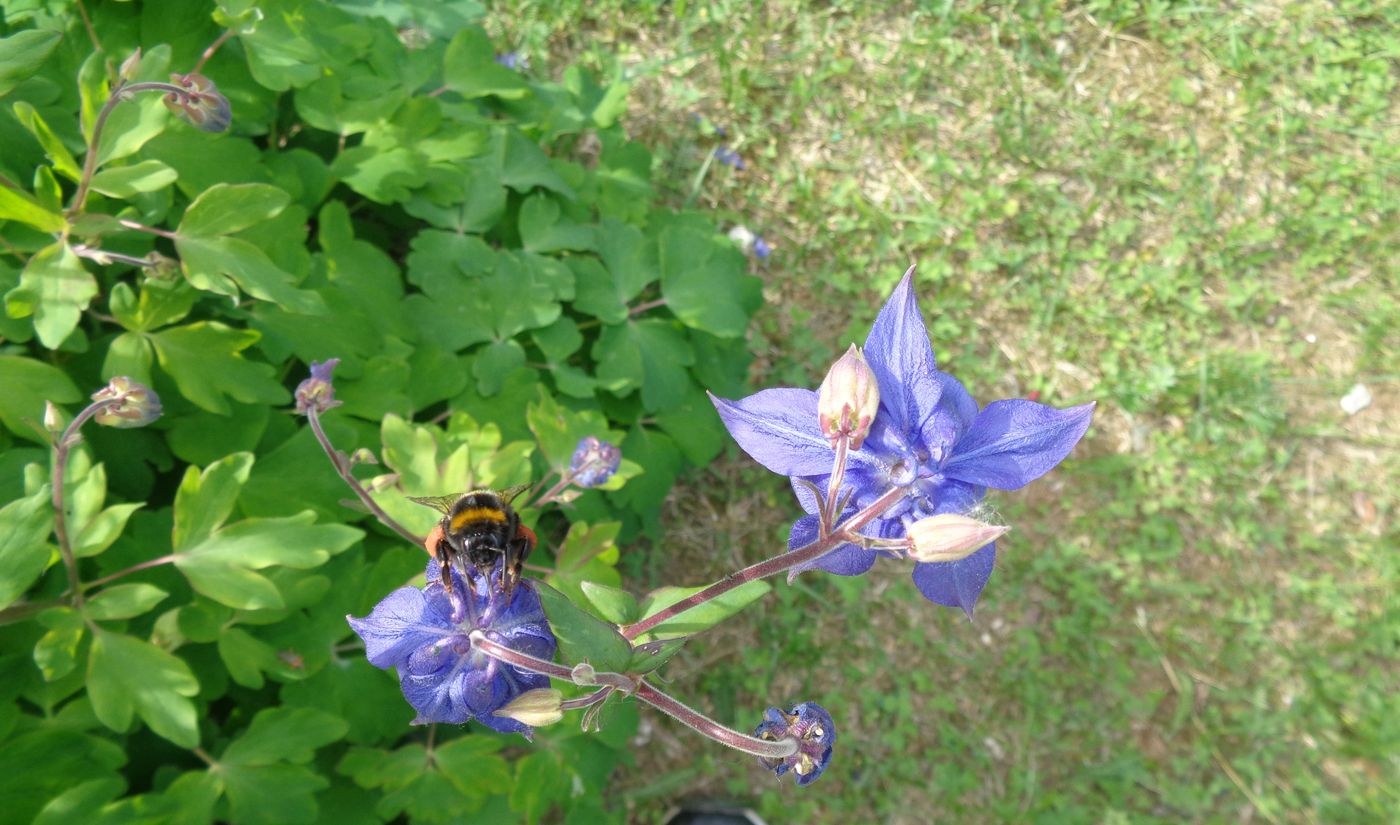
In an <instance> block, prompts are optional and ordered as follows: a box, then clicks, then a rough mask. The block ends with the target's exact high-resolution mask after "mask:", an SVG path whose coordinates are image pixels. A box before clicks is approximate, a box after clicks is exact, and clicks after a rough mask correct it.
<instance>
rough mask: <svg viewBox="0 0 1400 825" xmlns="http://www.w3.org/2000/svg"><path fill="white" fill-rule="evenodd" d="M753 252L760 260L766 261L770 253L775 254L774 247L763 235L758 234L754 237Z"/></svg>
mask: <svg viewBox="0 0 1400 825" xmlns="http://www.w3.org/2000/svg"><path fill="white" fill-rule="evenodd" d="M753 254H754V257H755V258H758V259H759V260H760V261H765V260H767V259H768V256H769V255H772V254H773V247H772V246H770V245H769V243H768V242H767V241H765V240H764V239H763V236H762V235H756V236H754V239H753Z"/></svg>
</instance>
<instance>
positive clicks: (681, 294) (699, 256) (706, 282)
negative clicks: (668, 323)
mask: <svg viewBox="0 0 1400 825" xmlns="http://www.w3.org/2000/svg"><path fill="white" fill-rule="evenodd" d="M660 250H661V294H662V296H663V297H665V299H666V306H667V308H668V309H670V310H671V311H672V312H673V313H675V315H676V317H677V318H679V319H681V321H682V322H683V323H684V324H685V325H686V326H689V327H694V328H696V329H701V330H704V331H706V332H709V333H712V334H714V335H719V336H722V337H728V338H736V337H738V336H741V335H743V334H744V330H745V329H747V328H748V323H749V314H750V312H751V311H752V310H751V309H748V307H749V305H750V304H751V303H752V302H753V299H754V296H753V295H752V294H751V293H752V292H753V290H754V289H756V287H757V279H755V278H752V277H749V276H748V275H746V273H745V268H746V263H745V261H744V257H743V255H742V254H740V253H739V252H738V250H736V249H734V248H733V245H732V244H730V245H727V246H726V245H721V244H720V243H718V242H716V240H715V239H714V238H713V237H709V236H707V235H704V234H702V233H701V232H698V231H696V230H694V229H691V228H689V227H680V226H672V227H668V228H666V229H665V230H663V231H662V233H661V238H660Z"/></svg>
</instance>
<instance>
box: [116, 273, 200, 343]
mask: <svg viewBox="0 0 1400 825" xmlns="http://www.w3.org/2000/svg"><path fill="white" fill-rule="evenodd" d="M197 298H199V293H198V292H196V291H195V289H194V288H193V287H191V286H190V285H189V283H188V282H187V281H184V280H172V281H158V280H154V279H147V280H146V281H144V282H143V283H142V284H141V295H140V297H139V298H138V297H137V296H135V295H134V294H133V293H132V291H131V287H130V286H128V285H127V284H126V283H118V284H117V285H116V286H114V287H112V294H111V296H110V297H109V298H108V303H109V305H110V307H111V310H112V315H113V316H114V317H116V319H117V323H119V324H121V325H122V326H123V327H125V328H126V329H129V330H132V331H135V332H150V331H151V330H154V329H159V328H160V327H163V326H167V325H169V324H173V323H175V322H176V321H178V320H180V319H181V318H184V317H185V316H186V315H188V314H189V312H190V309H192V308H193V307H194V302H195V300H196V299H197Z"/></svg>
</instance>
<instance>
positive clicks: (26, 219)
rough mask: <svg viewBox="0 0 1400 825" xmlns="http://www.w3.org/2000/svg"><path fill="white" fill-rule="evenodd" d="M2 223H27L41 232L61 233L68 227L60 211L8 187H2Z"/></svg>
mask: <svg viewBox="0 0 1400 825" xmlns="http://www.w3.org/2000/svg"><path fill="white" fill-rule="evenodd" d="M0 221H19V222H20V223H27V224H29V225H30V226H32V227H34V228H35V229H37V230H39V231H40V232H61V231H63V228H64V227H66V226H67V225H68V221H67V220H66V219H65V218H64V217H63V215H62V214H61V213H59V212H58V211H56V210H53V209H49V208H48V207H46V206H44V205H43V204H41V203H39V201H37V200H35V199H34V197H33V196H32V195H30V194H29V193H27V192H22V191H20V190H18V189H11V188H10V187H8V186H0Z"/></svg>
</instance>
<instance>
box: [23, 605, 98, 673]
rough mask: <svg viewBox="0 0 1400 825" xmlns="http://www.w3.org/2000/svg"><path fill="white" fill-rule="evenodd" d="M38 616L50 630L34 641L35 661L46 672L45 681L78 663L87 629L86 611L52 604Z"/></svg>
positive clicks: (71, 668) (69, 671)
mask: <svg viewBox="0 0 1400 825" xmlns="http://www.w3.org/2000/svg"><path fill="white" fill-rule="evenodd" d="M38 619H39V624H41V625H43V626H44V627H46V628H48V631H49V632H47V633H45V634H44V635H43V636H42V637H41V638H40V639H39V642H38V644H36V645H34V664H36V665H38V666H39V672H40V673H42V674H44V681H46V682H52V681H54V680H56V679H62V678H63V677H64V676H67V675H68V674H69V673H71V672H72V671H73V668H74V667H75V666H76V665H77V664H78V645H79V644H81V643H82V641H83V636H84V634H85V633H86V632H87V625H85V624H83V614H81V613H79V612H78V611H76V610H74V609H73V608H71V607H51V608H49V609H48V610H45V611H44V612H42V613H40V614H39V616H38Z"/></svg>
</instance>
